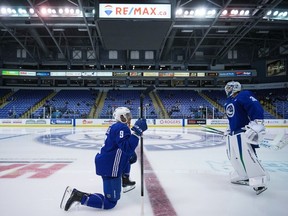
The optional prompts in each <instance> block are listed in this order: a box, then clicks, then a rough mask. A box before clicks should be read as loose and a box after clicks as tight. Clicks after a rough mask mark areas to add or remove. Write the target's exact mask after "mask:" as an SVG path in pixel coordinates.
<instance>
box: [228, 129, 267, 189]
mask: <svg viewBox="0 0 288 216" xmlns="http://www.w3.org/2000/svg"><path fill="white" fill-rule="evenodd" d="M227 155H228V158H229V160H230V162H231V164H232V166H233V168H234V169H235V171H236V173H237V174H238V178H239V179H247V178H248V179H249V185H250V186H253V187H255V186H259V187H260V186H262V185H265V183H266V181H267V179H269V177H267V174H266V172H265V170H264V168H263V166H262V165H261V163H260V161H259V160H258V158H257V156H256V155H255V153H254V151H253V149H252V147H251V145H250V144H249V143H247V141H246V136H245V134H244V133H239V134H237V135H233V136H227ZM234 178H235V176H234ZM250 179H252V182H250ZM231 181H232V179H231Z"/></svg>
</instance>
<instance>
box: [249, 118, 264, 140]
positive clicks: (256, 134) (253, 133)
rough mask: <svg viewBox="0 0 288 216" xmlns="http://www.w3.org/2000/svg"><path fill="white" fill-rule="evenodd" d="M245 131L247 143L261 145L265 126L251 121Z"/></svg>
mask: <svg viewBox="0 0 288 216" xmlns="http://www.w3.org/2000/svg"><path fill="white" fill-rule="evenodd" d="M245 129H246V131H245V135H246V138H247V142H248V143H250V144H254V145H258V144H260V142H261V141H262V139H263V137H264V134H265V126H264V125H263V124H262V123H257V122H256V121H251V122H249V124H248V125H246V126H245Z"/></svg>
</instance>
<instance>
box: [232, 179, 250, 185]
mask: <svg viewBox="0 0 288 216" xmlns="http://www.w3.org/2000/svg"><path fill="white" fill-rule="evenodd" d="M231 183H232V184H239V185H249V180H248V179H246V180H238V181H231Z"/></svg>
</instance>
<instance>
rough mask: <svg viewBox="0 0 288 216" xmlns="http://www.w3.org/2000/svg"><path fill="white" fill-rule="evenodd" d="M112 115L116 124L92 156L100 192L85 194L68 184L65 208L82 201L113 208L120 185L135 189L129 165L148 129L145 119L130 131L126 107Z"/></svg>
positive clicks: (128, 113) (62, 203)
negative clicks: (93, 156) (99, 180)
mask: <svg viewBox="0 0 288 216" xmlns="http://www.w3.org/2000/svg"><path fill="white" fill-rule="evenodd" d="M113 116H114V118H115V120H116V123H114V124H113V125H111V126H110V127H109V128H108V130H107V132H106V139H105V143H104V145H103V146H102V148H101V151H100V153H98V154H97V155H96V157H95V165H96V174H97V175H99V176H101V177H102V180H103V191H104V195H103V194H101V193H93V194H90V193H86V192H81V191H79V190H77V189H75V188H74V189H73V188H71V187H67V188H66V190H65V192H64V195H63V198H62V201H61V204H60V207H61V208H63V209H64V210H65V211H68V210H69V209H70V207H71V206H72V204H73V203H81V205H86V206H89V207H93V208H100V209H112V208H114V207H115V206H116V204H117V202H118V200H119V199H120V194H121V183H122V187H123V188H124V189H125V188H126V187H130V188H134V187H135V182H131V181H130V180H129V172H130V164H132V163H135V162H136V160H137V156H136V153H135V149H136V147H137V146H138V142H139V138H140V137H141V136H142V134H143V132H144V131H146V130H147V124H146V120H145V119H138V120H137V121H136V122H135V124H134V126H133V127H132V128H131V130H132V133H131V131H130V122H131V118H132V115H131V112H130V110H129V109H128V108H126V107H118V108H117V109H115V111H114V113H113Z"/></svg>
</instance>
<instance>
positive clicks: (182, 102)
mask: <svg viewBox="0 0 288 216" xmlns="http://www.w3.org/2000/svg"><path fill="white" fill-rule="evenodd" d="M158 95H159V97H160V98H161V100H162V103H163V105H164V107H165V109H166V110H167V112H168V115H169V117H170V118H206V114H208V115H211V113H212V112H213V111H212V110H213V106H212V104H210V103H209V102H208V101H206V100H205V99H204V98H202V97H201V96H200V95H199V94H198V92H197V91H193V90H185V91H183V90H160V91H158ZM206 111H207V112H206Z"/></svg>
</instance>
